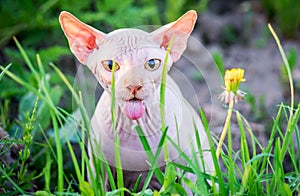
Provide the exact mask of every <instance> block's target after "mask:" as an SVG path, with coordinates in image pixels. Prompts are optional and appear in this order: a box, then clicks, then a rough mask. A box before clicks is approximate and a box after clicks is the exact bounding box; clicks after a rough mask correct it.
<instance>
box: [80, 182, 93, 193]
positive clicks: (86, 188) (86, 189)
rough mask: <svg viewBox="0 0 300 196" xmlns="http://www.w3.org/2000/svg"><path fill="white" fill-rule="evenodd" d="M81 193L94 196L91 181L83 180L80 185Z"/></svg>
mask: <svg viewBox="0 0 300 196" xmlns="http://www.w3.org/2000/svg"><path fill="white" fill-rule="evenodd" d="M79 188H80V192H81V195H83V196H94V190H93V188H92V186H91V185H90V183H88V182H86V181H82V182H81V183H80V185H79Z"/></svg>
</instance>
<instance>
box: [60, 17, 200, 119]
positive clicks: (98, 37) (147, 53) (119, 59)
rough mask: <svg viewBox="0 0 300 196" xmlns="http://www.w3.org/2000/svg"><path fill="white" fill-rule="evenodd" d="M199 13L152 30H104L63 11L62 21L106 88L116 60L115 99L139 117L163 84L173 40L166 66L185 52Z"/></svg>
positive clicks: (79, 54) (75, 48) (73, 44)
mask: <svg viewBox="0 0 300 196" xmlns="http://www.w3.org/2000/svg"><path fill="white" fill-rule="evenodd" d="M196 19H197V14H196V12H195V11H189V12H187V13H186V14H184V15H183V16H182V17H181V18H179V19H178V20H177V21H175V22H173V23H170V24H167V25H165V26H162V27H160V28H159V29H157V30H155V31H153V32H150V33H148V32H145V31H142V30H138V29H132V28H128V29H119V30H115V31H113V32H110V33H108V34H106V33H103V32H101V31H99V30H97V29H95V28H93V27H91V26H89V25H87V24H84V23H83V22H81V21H79V20H78V19H77V18H75V17H74V16H73V15H71V14H70V13H68V12H65V11H63V12H62V13H61V14H60V17H59V22H60V24H61V27H62V29H63V31H64V33H65V35H66V37H67V39H68V41H69V45H70V49H71V51H72V53H73V54H74V55H75V56H76V58H77V59H78V61H79V62H81V63H82V64H84V65H87V66H88V67H89V69H90V70H91V71H92V72H93V73H94V75H95V77H96V78H97V80H98V81H99V83H100V84H101V85H102V86H103V88H104V89H105V90H106V91H108V92H110V89H111V75H112V73H111V72H112V66H113V63H115V66H116V69H115V81H116V83H115V89H116V91H115V93H116V101H117V103H118V104H119V106H120V107H121V109H122V111H123V112H124V113H125V114H126V116H127V117H129V118H131V119H133V120H136V119H138V118H140V117H141V116H142V115H143V113H144V111H145V107H147V100H148V99H149V97H151V95H153V94H154V91H155V90H156V88H157V86H158V85H159V83H160V80H161V75H162V69H163V64H164V60H165V56H166V53H167V48H168V46H169V44H170V41H171V40H172V39H173V44H172V47H171V51H170V57H171V58H168V62H167V67H168V68H170V67H171V65H172V64H173V62H175V61H177V60H178V59H179V58H180V56H181V55H182V53H183V52H184V50H185V48H186V45H187V40H188V37H189V35H190V33H191V32H192V30H193V28H194V25H195V22H196Z"/></svg>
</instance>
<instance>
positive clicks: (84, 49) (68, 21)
mask: <svg viewBox="0 0 300 196" xmlns="http://www.w3.org/2000/svg"><path fill="white" fill-rule="evenodd" d="M59 23H60V25H61V28H62V29H63V31H64V33H65V35H66V37H67V39H68V41H69V45H70V49H71V51H72V52H73V54H74V55H75V56H76V57H77V59H78V60H79V61H80V62H81V63H82V64H86V60H87V57H88V56H89V54H90V53H91V52H92V51H93V50H94V49H97V48H98V46H97V42H101V41H102V40H104V39H105V37H106V34H104V33H102V32H100V31H98V30H96V29H94V28H93V27H90V26H88V25H86V24H84V23H83V22H81V21H79V20H78V19H77V18H76V17H75V16H73V15H72V14H70V13H69V12H66V11H63V12H61V14H60V15H59ZM96 41H97V42H96Z"/></svg>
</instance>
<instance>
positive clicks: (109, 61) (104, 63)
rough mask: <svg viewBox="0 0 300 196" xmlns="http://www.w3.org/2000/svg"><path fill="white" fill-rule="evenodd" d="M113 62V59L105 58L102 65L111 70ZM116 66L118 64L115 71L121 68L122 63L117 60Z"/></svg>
mask: <svg viewBox="0 0 300 196" xmlns="http://www.w3.org/2000/svg"><path fill="white" fill-rule="evenodd" d="M113 64H114V61H113V60H104V61H102V65H103V67H104V69H105V70H106V71H110V72H111V71H112V69H113ZM115 66H116V68H115V71H117V70H119V69H120V65H119V64H118V63H117V62H116V61H115Z"/></svg>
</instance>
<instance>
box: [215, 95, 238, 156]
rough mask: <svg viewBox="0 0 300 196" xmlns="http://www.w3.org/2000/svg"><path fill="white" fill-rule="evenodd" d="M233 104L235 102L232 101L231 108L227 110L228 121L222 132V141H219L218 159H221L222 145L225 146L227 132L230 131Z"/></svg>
mask: <svg viewBox="0 0 300 196" xmlns="http://www.w3.org/2000/svg"><path fill="white" fill-rule="evenodd" d="M233 104H234V100H233V99H231V100H230V102H229V108H228V110H227V116H226V121H225V124H224V127H223V130H222V134H221V138H220V141H219V144H218V147H217V151H216V156H217V159H219V157H220V154H221V150H222V145H223V142H224V139H225V137H226V134H227V130H228V127H229V124H230V119H231V114H232V108H233Z"/></svg>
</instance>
